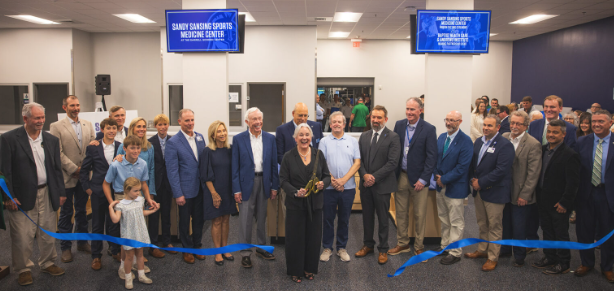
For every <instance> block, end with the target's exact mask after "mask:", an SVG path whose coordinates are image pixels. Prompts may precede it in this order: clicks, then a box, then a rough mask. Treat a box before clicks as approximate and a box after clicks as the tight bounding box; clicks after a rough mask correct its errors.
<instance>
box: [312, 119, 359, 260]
mask: <svg viewBox="0 0 614 291" xmlns="http://www.w3.org/2000/svg"><path fill="white" fill-rule="evenodd" d="M329 124H330V127H331V129H332V134H331V135H329V136H327V137H325V138H323V139H322V141H321V142H320V147H319V149H320V150H321V151H322V153H323V154H324V157H325V158H326V163H327V164H328V169H329V171H330V174H331V176H332V177H331V185H330V186H329V187H328V188H326V189H325V190H324V208H323V213H324V225H323V235H322V244H323V246H324V251H323V252H322V255H321V256H320V260H321V261H323V262H326V261H328V260H329V258H330V255H331V254H332V248H333V239H334V238H335V225H334V223H335V217H336V216H337V211H338V212H339V216H338V219H337V255H338V256H339V257H340V258H341V260H342V261H344V262H347V261H349V260H350V255H348V253H347V251H346V249H345V247H346V245H347V241H348V225H349V222H350V213H351V211H352V204H353V203H354V196H355V195H356V180H355V178H354V174H356V171H358V168H360V149H359V147H358V141H357V140H356V139H355V138H354V137H351V136H346V135H345V133H344V132H343V131H344V129H345V124H346V120H345V116H343V113H341V112H340V111H337V112H333V114H331V115H330V119H329Z"/></svg>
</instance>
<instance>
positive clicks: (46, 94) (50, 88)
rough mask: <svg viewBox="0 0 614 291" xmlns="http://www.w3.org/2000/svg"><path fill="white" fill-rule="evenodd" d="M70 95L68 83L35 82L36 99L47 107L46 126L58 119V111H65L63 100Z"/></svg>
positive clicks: (47, 128)
mask: <svg viewBox="0 0 614 291" xmlns="http://www.w3.org/2000/svg"><path fill="white" fill-rule="evenodd" d="M66 96H68V83H53V84H50V83H45V84H40V83H39V84H34V98H35V99H34V100H36V102H37V103H39V104H40V105H43V107H45V126H44V127H43V130H49V125H50V124H51V123H53V122H56V121H58V113H65V111H64V109H62V100H63V99H64V98H66Z"/></svg>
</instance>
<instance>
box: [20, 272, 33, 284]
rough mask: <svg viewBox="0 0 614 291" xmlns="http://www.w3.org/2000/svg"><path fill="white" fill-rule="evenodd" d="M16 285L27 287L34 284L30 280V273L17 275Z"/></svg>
mask: <svg viewBox="0 0 614 291" xmlns="http://www.w3.org/2000/svg"><path fill="white" fill-rule="evenodd" d="M17 283H19V285H21V286H27V285H30V284H32V283H34V280H32V272H30V271H27V272H23V273H21V274H19V278H17Z"/></svg>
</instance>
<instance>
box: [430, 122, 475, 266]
mask: <svg viewBox="0 0 614 291" xmlns="http://www.w3.org/2000/svg"><path fill="white" fill-rule="evenodd" d="M462 122H463V116H462V114H461V113H460V112H458V111H451V112H450V113H448V115H446V121H445V123H446V129H447V131H448V132H446V133H442V134H441V135H440V136H439V139H437V167H436V168H435V171H434V172H433V174H434V175H435V181H436V182H437V188H436V189H437V214H438V216H439V220H440V221H441V249H440V250H442V249H444V248H445V247H447V246H448V245H449V244H451V243H453V242H455V241H458V240H460V239H462V238H463V230H464V228H465V215H464V214H465V204H464V202H465V198H467V196H468V195H469V176H468V172H469V165H470V164H471V159H472V158H473V142H471V138H470V137H469V136H467V135H466V134H465V133H464V132H463V131H462V130H460V129H459V126H460V124H461V123H462ZM446 253H447V255H446V256H445V257H443V258H442V259H441V260H440V261H439V262H440V263H441V264H442V265H452V264H454V263H457V262H458V261H460V258H461V254H462V253H463V251H462V249H460V248H458V249H451V250H449V251H446Z"/></svg>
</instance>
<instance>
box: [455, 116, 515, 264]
mask: <svg viewBox="0 0 614 291" xmlns="http://www.w3.org/2000/svg"><path fill="white" fill-rule="evenodd" d="M500 127H501V120H500V119H499V117H497V116H496V115H488V116H487V117H486V118H484V126H483V128H482V131H483V133H484V136H483V137H482V138H480V139H477V140H476V141H475V144H474V145H473V160H472V161H471V166H470V167H469V178H471V186H472V187H473V197H474V201H475V215H476V218H477V220H478V226H479V227H480V239H483V240H489V241H496V240H500V239H501V237H502V235H503V209H504V208H505V203H508V202H510V200H511V198H510V196H511V194H510V188H511V186H512V185H511V184H512V165H513V163H514V157H515V152H514V145H512V143H511V142H510V141H509V140H507V139H505V138H504V137H503V136H501V135H500V134H499V133H498V131H499V128H500ZM500 250H501V246H500V245H497V244H488V243H480V244H479V245H478V249H477V250H476V251H475V252H473V253H466V254H465V257H466V258H470V259H475V258H488V260H487V261H486V263H484V265H483V266H482V271H485V272H488V271H492V270H494V269H495V267H497V261H498V260H499V251H500ZM487 252H488V253H487Z"/></svg>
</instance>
